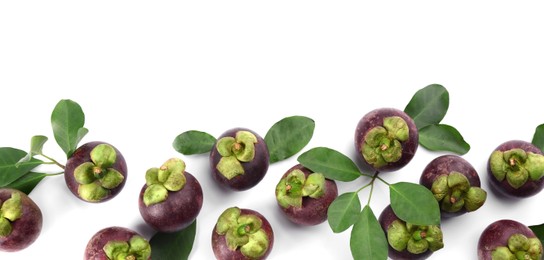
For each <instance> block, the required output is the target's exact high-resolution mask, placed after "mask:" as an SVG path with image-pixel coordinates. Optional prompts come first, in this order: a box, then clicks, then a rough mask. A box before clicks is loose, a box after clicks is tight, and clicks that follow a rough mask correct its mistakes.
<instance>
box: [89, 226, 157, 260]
mask: <svg viewBox="0 0 544 260" xmlns="http://www.w3.org/2000/svg"><path fill="white" fill-rule="evenodd" d="M84 259H85V260H113V259H116V260H117V259H123V260H124V259H131V260H148V259H151V245H149V242H148V241H147V240H146V239H145V238H144V237H142V236H141V235H140V234H138V233H137V232H136V231H134V230H131V229H128V228H124V227H117V226H114V227H107V228H104V229H101V230H100V231H98V232H96V233H95V234H94V235H93V236H92V237H91V239H90V240H89V242H88V243H87V247H86V248H85V256H84Z"/></svg>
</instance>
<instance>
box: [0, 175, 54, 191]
mask: <svg viewBox="0 0 544 260" xmlns="http://www.w3.org/2000/svg"><path fill="white" fill-rule="evenodd" d="M45 176H47V175H46V174H45V173H40V172H29V173H27V174H25V175H23V177H21V178H19V179H17V180H15V181H14V182H12V183H10V184H8V186H7V187H8V188H13V189H17V190H20V191H22V192H24V193H26V194H27V195H28V194H30V192H31V191H32V190H33V189H34V187H36V185H38V183H40V181H42V179H43V178H45Z"/></svg>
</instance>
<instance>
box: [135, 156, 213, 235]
mask: <svg viewBox="0 0 544 260" xmlns="http://www.w3.org/2000/svg"><path fill="white" fill-rule="evenodd" d="M145 181H146V183H145V184H144V186H143V187H142V189H141V191H140V196H139V199H138V207H139V210H140V214H141V215H142V218H143V219H144V221H145V222H146V223H147V224H148V225H149V226H151V227H152V228H154V229H155V230H157V231H160V232H175V231H179V230H182V229H184V228H186V227H187V226H189V225H190V224H191V223H193V221H194V220H195V219H196V217H197V216H198V214H199V213H200V209H202V201H203V194H202V187H201V186H200V183H199V182H198V180H197V179H196V178H195V177H194V176H193V175H192V174H190V173H188V172H187V171H185V162H184V161H183V160H181V159H179V158H171V159H169V160H167V161H166V162H165V163H164V164H163V165H162V166H161V167H160V168H151V169H149V170H147V172H146V174H145Z"/></svg>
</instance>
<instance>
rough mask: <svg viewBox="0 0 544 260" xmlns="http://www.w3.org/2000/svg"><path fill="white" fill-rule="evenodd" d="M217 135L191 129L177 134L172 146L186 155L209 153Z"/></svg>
mask: <svg viewBox="0 0 544 260" xmlns="http://www.w3.org/2000/svg"><path fill="white" fill-rule="evenodd" d="M215 141H216V139H215V137H213V136H212V135H210V134H208V133H204V132H200V131H195V130H190V131H186V132H183V133H181V134H179V135H178V136H176V138H175V139H174V142H173V143H172V146H173V147H174V149H175V150H176V151H178V152H180V153H182V154H185V155H192V154H201V153H208V152H210V151H211V150H212V148H213V145H214V144H215Z"/></svg>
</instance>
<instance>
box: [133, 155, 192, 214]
mask: <svg viewBox="0 0 544 260" xmlns="http://www.w3.org/2000/svg"><path fill="white" fill-rule="evenodd" d="M184 172H185V162H184V161H183V160H181V159H178V158H172V159H169V160H168V161H166V162H165V163H164V164H163V165H162V166H161V167H160V168H151V169H149V170H147V172H146V173H145V183H146V185H147V188H146V189H145V191H144V196H143V201H144V204H145V205H146V206H150V205H153V204H157V203H160V202H163V201H165V200H166V198H168V192H169V191H179V190H181V189H183V187H184V186H185V183H186V181H187V180H186V178H185V174H184Z"/></svg>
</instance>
